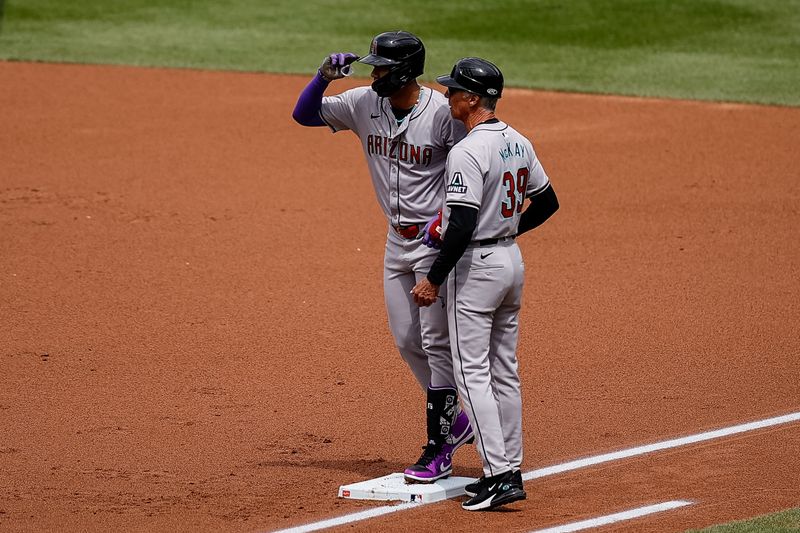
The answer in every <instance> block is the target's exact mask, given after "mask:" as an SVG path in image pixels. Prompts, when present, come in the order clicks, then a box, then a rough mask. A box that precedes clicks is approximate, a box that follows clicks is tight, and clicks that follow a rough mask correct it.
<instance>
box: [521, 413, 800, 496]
mask: <svg viewBox="0 0 800 533" xmlns="http://www.w3.org/2000/svg"><path fill="white" fill-rule="evenodd" d="M798 420H800V412H796V413H790V414H788V415H783V416H776V417H774V418H767V419H765V420H757V421H755V422H748V423H747V424H739V425H738V426H730V427H727V428H722V429H716V430H714V431H706V432H705V433H698V434H696V435H689V436H687V437H680V438H677V439H671V440H665V441H662V442H656V443H655V444H647V445H645V446H636V447H635V448H628V449H626V450H620V451H618V452H611V453H604V454H602V455H595V456H594V457H586V458H584V459H577V460H575V461H570V462H568V463H562V464H560V465H554V466H548V467H547V468H540V469H538V470H533V471H531V472H526V473H524V474H522V480H523V481H530V480H531V479H537V478H540V477H545V476H552V475H554V474H560V473H562V472H569V471H570V470H577V469H579V468H586V467H587V466H594V465H597V464H600V463H607V462H610V461H618V460H620V459H627V458H628V457H635V456H637V455H645V454H648V453H653V452H657V451H661V450H668V449H670V448H678V447H680V446H686V445H688V444H696V443H698V442H705V441H707V440H714V439H719V438H722V437H729V436H731V435H736V434H738V433H746V432H748V431H755V430H756V429H763V428H767V427H771V426H779V425H781V424H788V423H789V422H797V421H798Z"/></svg>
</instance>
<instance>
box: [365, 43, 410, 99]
mask: <svg viewBox="0 0 800 533" xmlns="http://www.w3.org/2000/svg"><path fill="white" fill-rule="evenodd" d="M359 61H360V62H361V63H366V64H367V65H372V66H373V67H389V71H388V72H387V73H386V74H385V75H383V76H381V77H380V78H378V79H377V80H375V81H374V82H373V83H372V89H373V90H374V91H375V92H376V93H378V95H379V96H390V95H392V94H394V93H395V92H397V91H398V90H399V89H400V88H402V87H403V86H404V85H406V84H407V83H408V82H410V81H411V80H413V79H415V78H416V77H417V76H419V75H421V74H422V71H423V69H424V67H425V47H424V46H423V45H422V41H420V40H419V38H418V37H417V36H416V35H414V34H413V33H409V32H407V31H387V32H384V33H381V34H380V35H377V36H376V37H375V38H374V39H372V44H371V45H370V47H369V54H368V55H366V56H364V57H362V58H361V59H359Z"/></svg>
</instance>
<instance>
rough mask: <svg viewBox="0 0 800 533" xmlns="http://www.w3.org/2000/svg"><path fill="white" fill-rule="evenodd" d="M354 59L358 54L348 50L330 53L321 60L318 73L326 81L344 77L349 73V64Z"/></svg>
mask: <svg viewBox="0 0 800 533" xmlns="http://www.w3.org/2000/svg"><path fill="white" fill-rule="evenodd" d="M356 59H358V56H357V55H355V54H351V53H350V52H347V53H342V52H337V53H334V54H331V55H329V56H328V57H326V58H325V61H323V62H322V66H321V67H319V73H320V75H321V76H322V77H323V78H325V79H326V80H328V81H333V80H338V79H340V78H344V77H345V76H349V75H350V64H351V63H353V62H354V61H355V60H356Z"/></svg>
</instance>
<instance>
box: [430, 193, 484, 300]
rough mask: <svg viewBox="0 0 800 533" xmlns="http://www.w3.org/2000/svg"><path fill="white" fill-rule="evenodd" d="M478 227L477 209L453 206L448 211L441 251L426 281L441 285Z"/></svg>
mask: <svg viewBox="0 0 800 533" xmlns="http://www.w3.org/2000/svg"><path fill="white" fill-rule="evenodd" d="M477 225H478V209H477V208H475V207H467V206H465V205H454V206H452V208H451V209H450V218H449V219H448V222H447V232H446V233H445V234H444V240H443V241H442V249H441V250H440V251H439V255H438V257H436V260H435V261H434V262H433V265H431V270H430V272H428V281H430V282H431V283H433V284H434V285H441V284H442V283H444V281H445V280H446V279H447V275H448V274H450V271H451V270H453V267H454V266H456V263H458V260H459V259H461V256H462V255H464V251H465V250H466V249H467V246H469V243H470V241H472V233H473V232H474V231H475V227H476V226H477Z"/></svg>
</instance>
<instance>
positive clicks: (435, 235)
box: [422, 211, 442, 250]
mask: <svg viewBox="0 0 800 533" xmlns="http://www.w3.org/2000/svg"><path fill="white" fill-rule="evenodd" d="M422 244H424V245H425V246H427V247H428V248H436V249H437V250H438V249H439V248H441V247H442V212H441V211H439V212H438V213H436V216H434V217H433V218H432V219H430V220H429V221H428V223H427V224H425V228H424V229H423V230H422Z"/></svg>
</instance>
